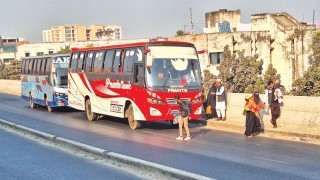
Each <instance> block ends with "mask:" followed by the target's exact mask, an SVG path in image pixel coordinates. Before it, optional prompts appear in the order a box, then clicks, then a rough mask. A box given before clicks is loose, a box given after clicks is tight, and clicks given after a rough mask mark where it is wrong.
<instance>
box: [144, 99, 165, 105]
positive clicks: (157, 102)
mask: <svg viewBox="0 0 320 180" xmlns="http://www.w3.org/2000/svg"><path fill="white" fill-rule="evenodd" d="M147 101H148V103H151V104H164V102H163V101H162V100H160V99H153V98H147Z"/></svg>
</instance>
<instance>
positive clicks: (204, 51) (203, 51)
mask: <svg viewBox="0 0 320 180" xmlns="http://www.w3.org/2000/svg"><path fill="white" fill-rule="evenodd" d="M206 52H207V50H205V49H203V50H201V51H198V54H204V53H206Z"/></svg>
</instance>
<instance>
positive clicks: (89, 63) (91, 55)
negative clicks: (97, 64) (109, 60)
mask: <svg viewBox="0 0 320 180" xmlns="http://www.w3.org/2000/svg"><path fill="white" fill-rule="evenodd" d="M93 60H94V52H89V53H88V55H87V58H86V70H85V71H86V72H92V65H93Z"/></svg>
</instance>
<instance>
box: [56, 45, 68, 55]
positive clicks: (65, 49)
mask: <svg viewBox="0 0 320 180" xmlns="http://www.w3.org/2000/svg"><path fill="white" fill-rule="evenodd" d="M58 53H59V54H67V53H71V48H70V45H69V46H67V45H65V46H64V48H61V47H60V51H58Z"/></svg>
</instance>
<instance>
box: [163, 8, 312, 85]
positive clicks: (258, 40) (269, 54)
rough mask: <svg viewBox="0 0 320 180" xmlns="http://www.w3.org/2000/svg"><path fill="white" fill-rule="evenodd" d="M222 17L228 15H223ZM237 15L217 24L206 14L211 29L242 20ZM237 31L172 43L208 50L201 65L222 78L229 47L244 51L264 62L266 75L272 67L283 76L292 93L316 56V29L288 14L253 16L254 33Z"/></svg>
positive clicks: (199, 35) (181, 38) (198, 35)
mask: <svg viewBox="0 0 320 180" xmlns="http://www.w3.org/2000/svg"><path fill="white" fill-rule="evenodd" d="M218 14H219V13H218ZM222 14H225V15H226V14H228V13H227V12H225V11H223V13H222ZM237 14H238V13H235V12H234V11H231V12H230V14H229V15H226V19H223V18H222V17H221V16H218V17H219V18H213V20H211V18H208V17H207V14H206V20H208V21H210V23H208V22H207V25H208V24H210V25H212V24H214V23H211V22H218V21H217V20H216V19H219V22H229V21H228V20H230V19H231V20H232V19H236V20H238V19H239V18H238V15H237ZM239 14H240V13H239ZM233 17H236V18H233ZM231 20H230V21H231ZM235 22H236V21H232V22H229V23H230V24H233V23H235ZM207 27H211V26H207ZM233 30H234V32H222V33H220V32H217V31H216V32H215V33H203V34H197V35H188V36H178V37H172V38H169V39H170V40H179V41H187V42H192V43H194V44H195V45H196V47H197V49H198V50H203V49H205V50H207V52H206V53H205V54H203V55H200V56H199V58H200V61H201V62H200V64H201V66H202V69H207V70H210V71H211V72H212V73H213V74H216V75H218V74H219V72H218V70H217V69H216V67H217V66H219V64H220V63H221V60H222V52H223V49H224V47H225V46H226V45H228V46H229V48H230V50H231V52H234V53H236V52H237V51H242V50H244V51H245V56H256V57H258V59H260V60H263V62H264V64H263V71H266V70H267V68H268V66H269V64H270V63H272V65H273V67H274V68H276V70H277V72H278V73H279V74H280V75H281V80H282V84H283V85H284V86H285V88H286V89H287V90H290V89H291V88H292V87H291V86H292V82H293V81H294V80H295V79H297V78H298V77H301V76H302V75H303V72H305V71H306V70H307V68H308V66H309V65H308V56H309V55H310V54H311V53H312V52H311V47H310V45H311V42H312V37H313V36H314V35H315V33H316V28H315V26H313V25H306V24H304V23H300V22H298V21H297V20H296V19H294V18H293V17H292V16H290V15H289V14H288V13H276V14H255V15H252V16H251V31H237V28H233Z"/></svg>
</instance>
